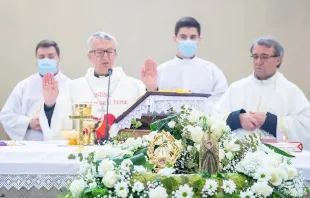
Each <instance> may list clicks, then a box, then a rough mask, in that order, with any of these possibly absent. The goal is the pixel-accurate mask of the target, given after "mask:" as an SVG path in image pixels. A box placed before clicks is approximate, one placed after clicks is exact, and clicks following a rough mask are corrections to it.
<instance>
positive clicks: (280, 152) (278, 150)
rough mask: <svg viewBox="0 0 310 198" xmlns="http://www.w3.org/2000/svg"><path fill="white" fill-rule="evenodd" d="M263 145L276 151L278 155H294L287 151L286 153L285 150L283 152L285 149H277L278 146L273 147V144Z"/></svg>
mask: <svg viewBox="0 0 310 198" xmlns="http://www.w3.org/2000/svg"><path fill="white" fill-rule="evenodd" d="M264 145H265V146H267V147H268V148H270V149H272V150H274V152H276V153H278V154H280V155H283V156H285V157H289V158H294V157H295V156H294V155H291V154H289V153H287V152H285V151H283V150H281V149H279V148H277V147H275V146H273V145H271V144H268V143H264Z"/></svg>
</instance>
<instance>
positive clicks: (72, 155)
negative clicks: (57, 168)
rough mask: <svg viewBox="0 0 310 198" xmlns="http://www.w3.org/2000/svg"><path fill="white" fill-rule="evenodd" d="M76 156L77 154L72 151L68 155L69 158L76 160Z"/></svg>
mask: <svg viewBox="0 0 310 198" xmlns="http://www.w3.org/2000/svg"><path fill="white" fill-rule="evenodd" d="M75 158H76V156H75V155H74V154H72V153H71V154H70V155H69V156H68V159H69V160H75Z"/></svg>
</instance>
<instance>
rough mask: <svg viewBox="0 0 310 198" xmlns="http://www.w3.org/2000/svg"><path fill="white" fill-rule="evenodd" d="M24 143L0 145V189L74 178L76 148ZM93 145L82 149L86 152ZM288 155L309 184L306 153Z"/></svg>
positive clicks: (39, 185)
mask: <svg viewBox="0 0 310 198" xmlns="http://www.w3.org/2000/svg"><path fill="white" fill-rule="evenodd" d="M24 143H25V144H26V145H25V146H0V188H6V189H8V190H9V189H11V188H13V187H15V188H16V189H18V190H19V189H21V188H23V187H24V188H26V189H28V190H29V189H31V188H32V187H35V188H37V189H40V188H42V187H44V188H46V189H47V190H49V189H51V188H53V187H55V188H57V189H61V188H64V187H67V185H68V184H69V183H70V182H71V181H72V180H73V179H74V178H76V176H77V175H76V174H77V172H78V170H79V167H80V162H79V160H78V159H76V160H68V156H69V155H70V154H71V153H75V154H78V153H77V152H75V149H76V147H72V146H66V144H65V142H62V141H61V142H59V141H56V142H55V141H52V142H49V141H47V142H24ZM96 147H98V146H85V147H84V148H85V149H86V150H87V151H86V153H87V152H90V151H93V150H95V149H96ZM86 153H85V154H86ZM292 154H293V155H295V156H296V158H295V159H293V164H294V165H295V167H296V168H298V170H300V171H302V172H303V174H304V177H305V179H306V180H307V182H308V184H310V182H309V181H310V152H309V151H303V152H301V153H297V152H296V153H292Z"/></svg>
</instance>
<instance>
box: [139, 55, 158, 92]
mask: <svg viewBox="0 0 310 198" xmlns="http://www.w3.org/2000/svg"><path fill="white" fill-rule="evenodd" d="M141 80H142V82H143V83H144V84H145V86H146V88H147V90H150V91H155V90H156V89H157V64H156V63H155V61H153V60H150V59H148V60H146V61H145V63H144V66H143V67H142V68H141Z"/></svg>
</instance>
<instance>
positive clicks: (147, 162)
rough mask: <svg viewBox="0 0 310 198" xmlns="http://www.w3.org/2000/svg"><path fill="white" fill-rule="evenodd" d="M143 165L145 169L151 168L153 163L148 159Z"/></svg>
mask: <svg viewBox="0 0 310 198" xmlns="http://www.w3.org/2000/svg"><path fill="white" fill-rule="evenodd" d="M144 167H145V168H146V169H149V170H153V168H154V165H153V164H151V163H150V162H149V161H145V163H144Z"/></svg>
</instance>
